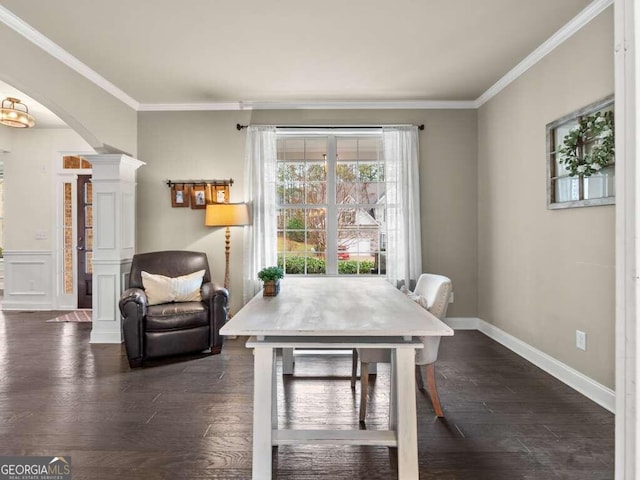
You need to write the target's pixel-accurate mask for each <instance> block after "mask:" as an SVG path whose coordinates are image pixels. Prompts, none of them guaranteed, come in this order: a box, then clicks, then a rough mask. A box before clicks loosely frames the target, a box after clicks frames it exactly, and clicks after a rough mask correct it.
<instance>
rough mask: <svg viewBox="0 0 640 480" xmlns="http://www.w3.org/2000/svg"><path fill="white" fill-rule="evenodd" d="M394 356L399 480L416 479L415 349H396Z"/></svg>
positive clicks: (417, 474)
mask: <svg viewBox="0 0 640 480" xmlns="http://www.w3.org/2000/svg"><path fill="white" fill-rule="evenodd" d="M392 355H394V356H395V362H394V363H395V365H396V367H395V373H396V375H395V378H396V380H395V384H396V398H397V403H396V411H397V434H398V478H401V479H403V480H405V479H406V480H418V477H419V472H418V426H417V424H418V420H417V417H416V391H415V390H416V379H415V375H414V369H415V366H414V364H415V350H413V349H411V348H397V349H394V350H393V353H392Z"/></svg>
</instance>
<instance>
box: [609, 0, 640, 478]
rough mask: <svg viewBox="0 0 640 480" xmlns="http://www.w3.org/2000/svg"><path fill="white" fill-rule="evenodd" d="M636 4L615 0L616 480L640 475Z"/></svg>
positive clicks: (639, 233) (629, 0) (639, 223)
mask: <svg viewBox="0 0 640 480" xmlns="http://www.w3.org/2000/svg"><path fill="white" fill-rule="evenodd" d="M634 3H637V2H634V0H615V7H614V12H615V13H614V19H615V20H614V30H615V41H614V46H615V55H614V57H615V95H616V99H615V116H616V118H615V121H616V412H617V415H616V431H615V478H616V480H632V479H635V478H638V477H639V476H640V468H639V466H638V458H639V455H638V442H637V440H636V436H637V435H638V434H639V433H640V429H639V428H638V408H639V407H640V405H639V403H638V399H639V397H638V385H637V378H638V367H637V361H638V358H637V344H638V333H639V330H638V326H637V318H638V301H637V300H638V283H639V282H638V271H639V269H638V266H639V265H638V246H639V239H640V222H638V219H637V218H636V217H637V215H638V213H640V208H639V206H638V201H639V200H640V194H639V192H638V186H639V184H640V182H638V180H637V178H636V175H638V173H639V169H638V168H637V164H638V154H637V144H638V132H637V131H636V125H637V124H640V123H638V121H637V115H638V111H639V108H638V106H639V104H638V97H637V94H636V93H637V91H638V90H639V89H638V80H639V79H640V76H639V75H638V74H637V67H638V65H640V61H638V48H637V47H638V39H637V38H636V37H635V35H634V30H635V25H636V24H637V23H638V20H639V19H640V18H639V14H640V12H638V11H634Z"/></svg>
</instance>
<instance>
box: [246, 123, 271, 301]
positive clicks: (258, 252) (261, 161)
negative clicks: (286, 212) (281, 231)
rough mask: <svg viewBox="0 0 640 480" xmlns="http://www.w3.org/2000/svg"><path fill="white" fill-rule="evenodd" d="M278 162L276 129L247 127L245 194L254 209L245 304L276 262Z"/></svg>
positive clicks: (249, 230) (248, 241)
mask: <svg viewBox="0 0 640 480" xmlns="http://www.w3.org/2000/svg"><path fill="white" fill-rule="evenodd" d="M276 159H277V143H276V128H275V127H272V126H255V127H253V126H251V127H248V129H247V142H246V147H245V161H244V171H245V174H244V175H245V177H244V185H245V187H244V188H245V193H244V195H245V201H246V202H248V203H249V205H250V206H251V225H250V226H249V227H247V228H245V232H244V272H243V273H244V275H243V276H244V282H243V283H244V294H243V304H244V303H247V302H248V301H249V300H250V299H251V298H252V297H253V296H254V295H255V294H256V293H258V291H259V290H260V288H261V284H260V281H259V280H258V276H257V274H258V272H259V271H260V270H261V269H262V268H264V267H269V266H273V265H276V262H277V245H276Z"/></svg>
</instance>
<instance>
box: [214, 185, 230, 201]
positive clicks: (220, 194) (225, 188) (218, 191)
mask: <svg viewBox="0 0 640 480" xmlns="http://www.w3.org/2000/svg"><path fill="white" fill-rule="evenodd" d="M209 186H210V188H211V203H229V185H215V184H214V185H209Z"/></svg>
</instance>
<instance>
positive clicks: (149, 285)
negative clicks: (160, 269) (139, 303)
mask: <svg viewBox="0 0 640 480" xmlns="http://www.w3.org/2000/svg"><path fill="white" fill-rule="evenodd" d="M203 278H204V270H198V271H197V272H193V273H190V274H188V275H183V276H181V277H175V278H171V277H165V276H164V275H156V274H153V273H148V272H144V271H143V272H142V285H143V286H144V291H145V293H146V294H147V302H148V304H149V305H158V304H160V303H169V302H198V301H201V300H202V295H201V293H200V287H202V279H203Z"/></svg>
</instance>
